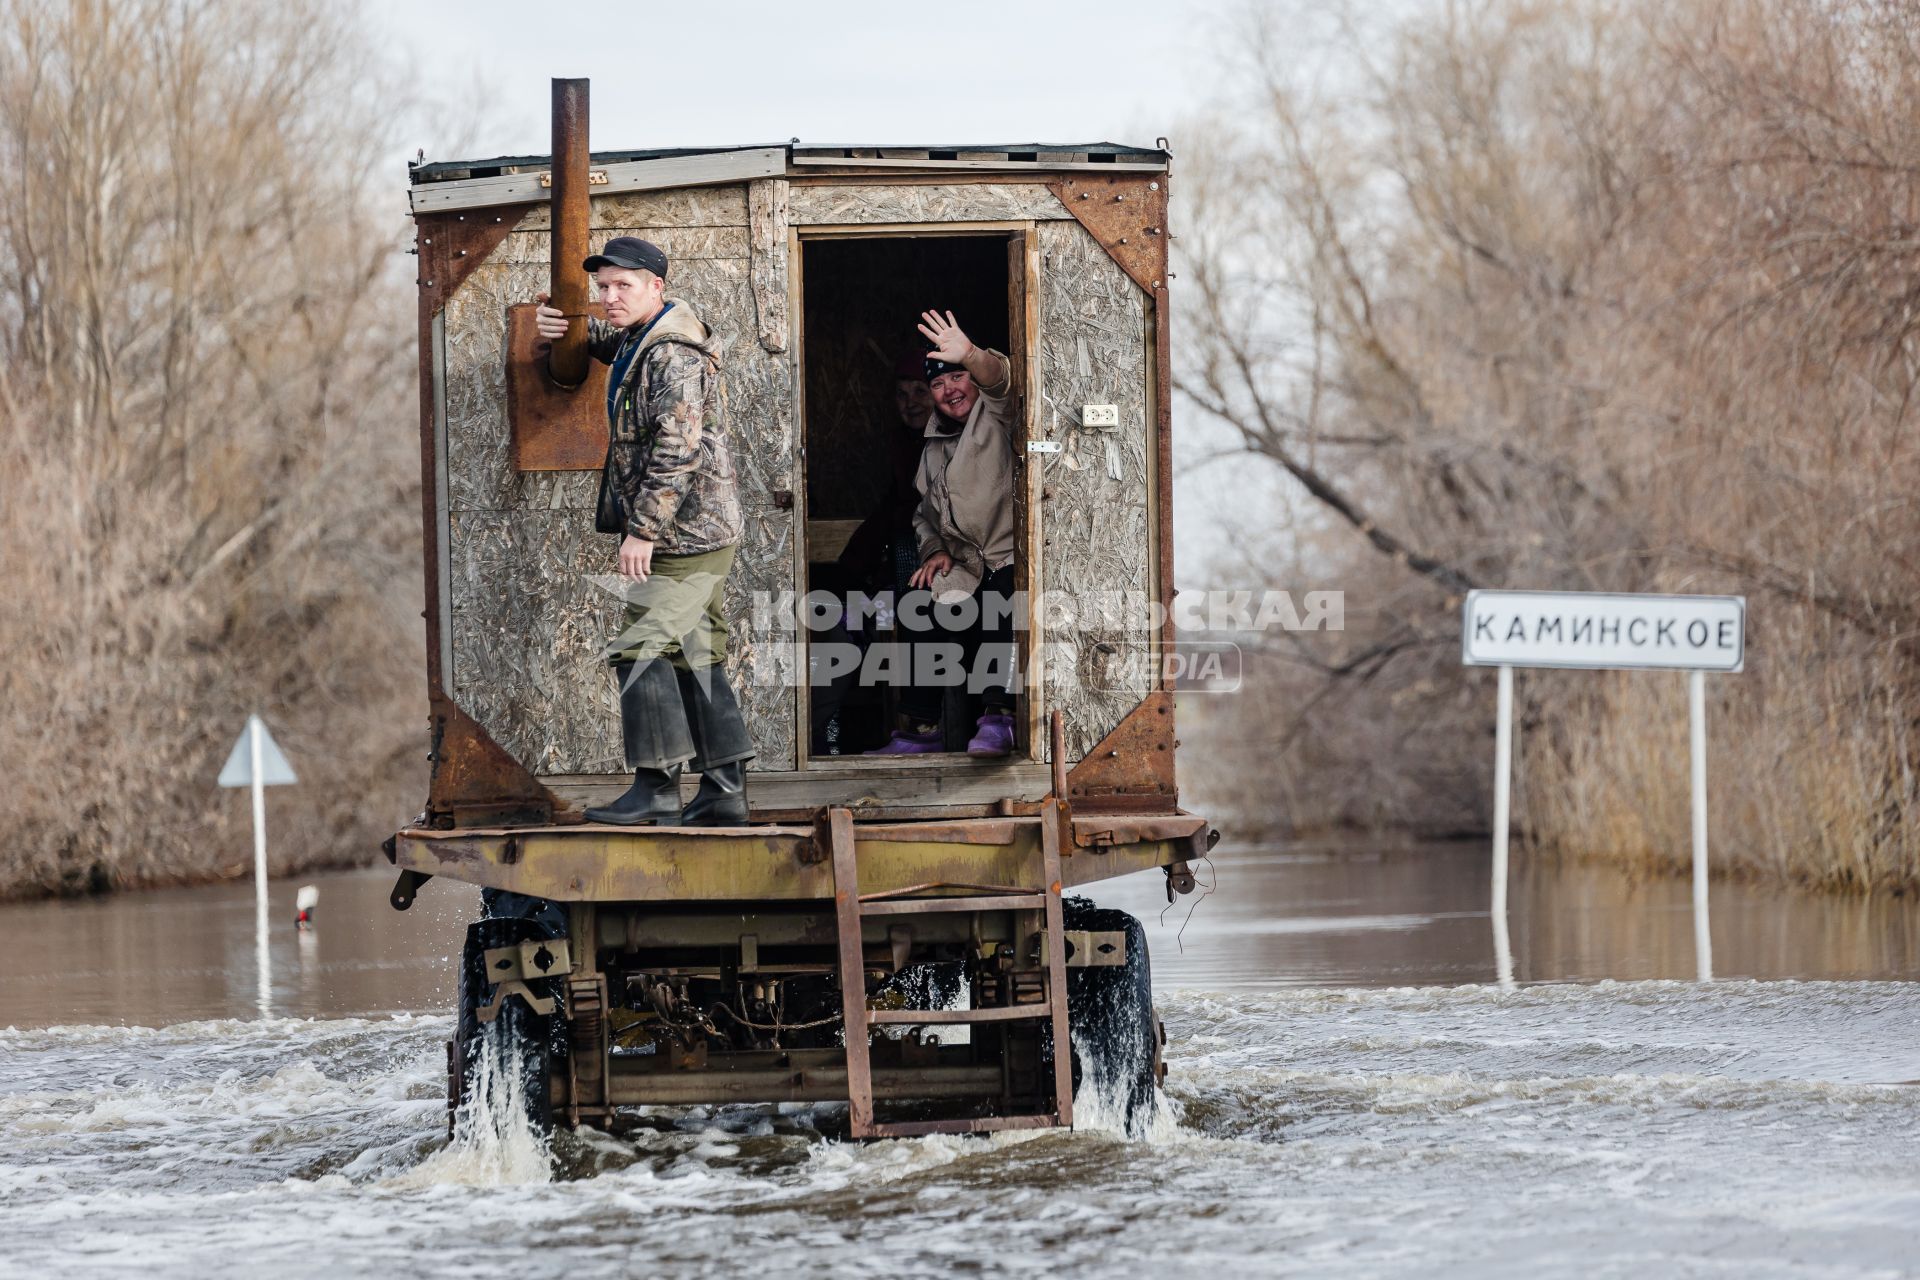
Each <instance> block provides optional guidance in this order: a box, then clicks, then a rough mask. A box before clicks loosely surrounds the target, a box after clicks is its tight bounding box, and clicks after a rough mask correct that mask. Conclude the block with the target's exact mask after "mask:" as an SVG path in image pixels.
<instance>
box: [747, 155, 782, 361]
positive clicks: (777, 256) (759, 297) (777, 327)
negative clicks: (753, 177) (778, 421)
mask: <svg viewBox="0 0 1920 1280" xmlns="http://www.w3.org/2000/svg"><path fill="white" fill-rule="evenodd" d="M747 223H748V229H749V235H748V238H749V240H750V242H751V244H752V262H753V265H752V269H751V277H752V282H753V302H754V310H755V311H756V312H757V313H758V315H759V319H760V345H761V347H762V348H764V349H765V350H767V351H771V352H781V351H785V350H786V349H787V293H788V288H787V184H786V183H785V182H784V181H781V180H779V179H763V180H762V181H759V182H754V183H750V184H749V185H748V187H747Z"/></svg>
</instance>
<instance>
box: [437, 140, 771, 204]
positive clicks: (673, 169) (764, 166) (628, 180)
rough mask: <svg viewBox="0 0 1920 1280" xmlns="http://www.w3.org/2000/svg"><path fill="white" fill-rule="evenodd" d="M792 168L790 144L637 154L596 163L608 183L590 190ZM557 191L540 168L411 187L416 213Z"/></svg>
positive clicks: (701, 181)
mask: <svg viewBox="0 0 1920 1280" xmlns="http://www.w3.org/2000/svg"><path fill="white" fill-rule="evenodd" d="M786 171H787V152H786V148H785V147H758V148H755V149H753V150H750V151H721V152H716V153H714V154H712V155H702V156H672V157H668V158H666V159H660V160H633V161H629V162H627V163H625V164H608V165H595V166H594V168H593V172H595V173H605V174H606V175H607V180H606V181H605V182H604V183H595V184H594V185H593V186H592V187H591V188H589V191H590V193H591V195H593V196H594V197H596V198H597V197H600V196H607V195H617V194H619V193H621V192H625V191H658V190H662V189H664V188H667V187H691V186H701V185H706V184H711V183H719V182H744V181H748V180H750V179H753V178H771V177H778V176H781V175H783V174H785V173H786ZM552 194H553V193H552V191H551V190H550V189H549V188H547V187H543V186H541V185H540V175H539V174H537V173H513V174H500V175H498V176H495V177H490V178H466V179H462V180H461V181H458V182H426V183H422V184H420V185H419V186H417V187H414V188H412V189H411V190H409V191H408V193H407V196H408V199H409V200H410V201H411V204H412V208H413V211H414V212H415V213H426V212H442V211H447V210H455V209H484V208H488V207H490V206H492V205H497V204H520V203H524V202H528V201H541V202H546V201H548V200H550V198H551V196H552Z"/></svg>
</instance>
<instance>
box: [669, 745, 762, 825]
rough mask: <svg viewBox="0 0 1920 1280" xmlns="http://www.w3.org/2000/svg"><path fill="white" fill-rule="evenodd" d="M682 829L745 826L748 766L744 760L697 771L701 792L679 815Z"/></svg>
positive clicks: (697, 793) (698, 792)
mask: <svg viewBox="0 0 1920 1280" xmlns="http://www.w3.org/2000/svg"><path fill="white" fill-rule="evenodd" d="M680 825H681V826H683V827H744V826H746V825H747V767H746V764H745V762H744V761H740V760H735V761H734V762H733V763H732V764H716V765H710V766H708V767H707V768H705V769H702V770H701V771H700V790H698V791H696V792H695V793H694V796H693V799H692V800H690V801H689V802H688V803H687V808H686V812H684V813H682V814H681V815H680Z"/></svg>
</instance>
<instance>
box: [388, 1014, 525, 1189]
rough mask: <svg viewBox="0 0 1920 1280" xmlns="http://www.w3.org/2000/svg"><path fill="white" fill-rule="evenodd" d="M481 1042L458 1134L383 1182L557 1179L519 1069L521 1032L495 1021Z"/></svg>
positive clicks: (475, 1183) (458, 1116)
mask: <svg viewBox="0 0 1920 1280" xmlns="http://www.w3.org/2000/svg"><path fill="white" fill-rule="evenodd" d="M480 1046H481V1048H480V1052H479V1053H478V1054H477V1055H476V1056H475V1058H474V1061H473V1063H472V1065H471V1068H470V1072H469V1075H468V1078H467V1093H466V1097H465V1098H463V1099H462V1100H461V1103H460V1108H459V1110H457V1111H456V1112H454V1117H453V1138H452V1140H451V1141H449V1142H448V1143H447V1145H446V1146H444V1147H442V1148H440V1150H438V1151H435V1152H434V1153H433V1154H432V1155H430V1156H428V1157H427V1158H426V1159H425V1160H424V1161H422V1162H421V1163H420V1164H419V1165H418V1166H417V1167H415V1168H413V1169H409V1170H407V1171H406V1172H405V1173H402V1174H399V1175H396V1176H394V1177H391V1178H388V1179H386V1180H385V1181H384V1182H383V1183H382V1185H383V1186H386V1187H389V1188H391V1189H394V1190H406V1189H410V1188H416V1187H428V1186H436V1185H454V1186H465V1187H505V1186H525V1185H528V1184H534V1183H543V1182H551V1181H552V1180H553V1149H552V1147H551V1145H550V1144H549V1140H548V1137H547V1135H545V1134H542V1133H540V1132H538V1131H537V1130H535V1128H534V1126H533V1122H532V1120H531V1118H530V1117H529V1116H528V1113H527V1096H526V1082H525V1079H524V1078H523V1076H522V1075H521V1073H520V1071H519V1070H517V1069H516V1064H517V1063H518V1061H519V1057H520V1053H521V1046H520V1045H519V1043H518V1032H517V1031H516V1030H515V1029H514V1028H511V1027H509V1026H508V1025H507V1023H506V1022H505V1021H504V1020H502V1021H496V1022H490V1023H488V1024H486V1026H485V1027H483V1028H482V1030H481V1036H480Z"/></svg>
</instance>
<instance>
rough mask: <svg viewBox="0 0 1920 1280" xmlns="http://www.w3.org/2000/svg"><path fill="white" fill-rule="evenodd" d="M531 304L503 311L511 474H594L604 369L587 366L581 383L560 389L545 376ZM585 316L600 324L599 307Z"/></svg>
mask: <svg viewBox="0 0 1920 1280" xmlns="http://www.w3.org/2000/svg"><path fill="white" fill-rule="evenodd" d="M535 307H536V304H535V303H532V302H516V303H513V304H511V305H510V306H508V308H507V372H506V380H507V427H508V431H509V433H510V435H511V439H512V443H511V457H512V459H513V469H514V470H515V471H596V472H597V471H599V469H600V465H601V463H602V462H604V461H605V460H606V456H607V373H608V369H607V366H606V365H604V364H601V363H599V362H598V361H588V362H587V371H586V380H585V381H584V382H583V383H582V384H581V385H580V386H578V387H563V386H561V385H559V384H558V383H556V382H555V381H554V380H553V379H552V378H550V377H548V376H547V370H546V347H547V343H546V340H545V339H544V338H542V337H541V336H540V334H539V333H538V331H536V330H535V328H534V310H535ZM587 310H588V314H590V315H593V316H596V317H598V318H600V319H605V318H606V311H605V308H603V307H601V306H600V304H599V303H595V304H593V305H592V306H591V307H589V308H588V309H587Z"/></svg>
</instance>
